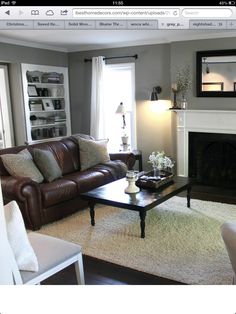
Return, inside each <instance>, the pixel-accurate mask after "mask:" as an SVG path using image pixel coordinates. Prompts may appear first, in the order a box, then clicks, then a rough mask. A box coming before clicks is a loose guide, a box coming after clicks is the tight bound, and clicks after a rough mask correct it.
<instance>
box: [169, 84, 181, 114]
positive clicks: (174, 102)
mask: <svg viewBox="0 0 236 314" xmlns="http://www.w3.org/2000/svg"><path fill="white" fill-rule="evenodd" d="M171 90H172V92H173V94H174V101H173V107H172V108H171V109H181V108H180V107H179V106H178V104H177V93H178V90H177V84H176V83H174V84H172V85H171Z"/></svg>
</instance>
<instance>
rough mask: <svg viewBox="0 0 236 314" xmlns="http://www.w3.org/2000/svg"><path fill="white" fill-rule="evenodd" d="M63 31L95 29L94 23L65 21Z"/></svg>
mask: <svg viewBox="0 0 236 314" xmlns="http://www.w3.org/2000/svg"><path fill="white" fill-rule="evenodd" d="M65 29H95V21H88V20H82V21H75V20H70V21H65Z"/></svg>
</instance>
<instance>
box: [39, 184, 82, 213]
mask: <svg viewBox="0 0 236 314" xmlns="http://www.w3.org/2000/svg"><path fill="white" fill-rule="evenodd" d="M40 190H41V193H42V201H43V206H44V207H50V206H53V205H55V204H59V203H61V202H65V201H68V200H70V199H73V198H74V197H77V196H78V192H77V191H78V190H77V185H76V183H75V182H73V181H69V180H66V179H64V178H63V179H58V180H56V181H53V182H50V183H42V184H40Z"/></svg>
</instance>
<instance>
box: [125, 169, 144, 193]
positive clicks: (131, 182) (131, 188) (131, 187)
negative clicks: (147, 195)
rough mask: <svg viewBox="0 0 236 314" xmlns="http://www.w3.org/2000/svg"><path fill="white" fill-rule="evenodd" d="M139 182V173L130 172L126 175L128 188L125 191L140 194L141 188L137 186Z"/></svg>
mask: <svg viewBox="0 0 236 314" xmlns="http://www.w3.org/2000/svg"><path fill="white" fill-rule="evenodd" d="M137 180H138V171H134V170H128V171H127V173H126V181H128V186H127V187H126V189H125V193H130V194H132V193H138V192H139V191H140V188H139V187H138V186H136V185H135V182H136V181H137Z"/></svg>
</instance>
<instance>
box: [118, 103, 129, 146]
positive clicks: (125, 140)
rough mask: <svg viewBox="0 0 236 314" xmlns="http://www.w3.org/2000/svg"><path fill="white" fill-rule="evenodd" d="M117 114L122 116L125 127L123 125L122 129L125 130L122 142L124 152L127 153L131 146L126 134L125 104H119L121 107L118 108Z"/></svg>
mask: <svg viewBox="0 0 236 314" xmlns="http://www.w3.org/2000/svg"><path fill="white" fill-rule="evenodd" d="M116 113H117V114H121V115H122V122H123V125H122V129H123V134H122V136H121V140H122V144H121V146H122V148H123V150H124V151H126V150H127V149H128V147H129V144H128V138H129V137H128V135H127V134H126V132H125V127H126V121H125V114H126V113H127V111H126V108H125V106H124V105H123V103H122V102H121V103H120V104H119V106H118V107H117V109H116Z"/></svg>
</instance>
